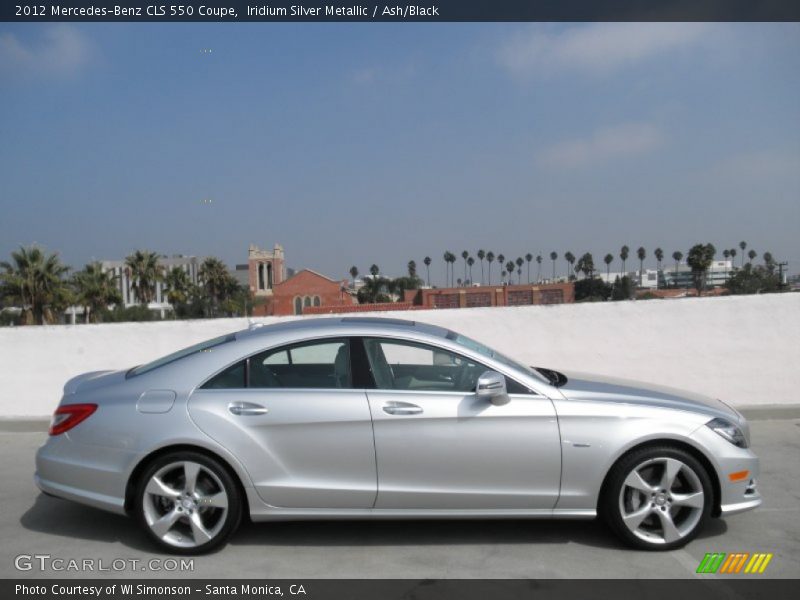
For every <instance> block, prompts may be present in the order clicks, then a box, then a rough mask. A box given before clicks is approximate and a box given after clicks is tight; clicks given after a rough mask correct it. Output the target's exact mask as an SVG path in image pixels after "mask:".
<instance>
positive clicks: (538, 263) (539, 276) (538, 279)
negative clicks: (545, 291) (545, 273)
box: [536, 254, 542, 283]
mask: <svg viewBox="0 0 800 600" xmlns="http://www.w3.org/2000/svg"><path fill="white" fill-rule="evenodd" d="M541 282H542V255H541V254H537V255H536V283H541Z"/></svg>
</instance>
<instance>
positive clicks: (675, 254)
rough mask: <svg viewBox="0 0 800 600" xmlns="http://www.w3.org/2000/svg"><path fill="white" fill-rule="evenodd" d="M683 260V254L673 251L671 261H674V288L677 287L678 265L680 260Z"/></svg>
mask: <svg viewBox="0 0 800 600" xmlns="http://www.w3.org/2000/svg"><path fill="white" fill-rule="evenodd" d="M682 258H683V252H681V251H680V250H675V252H673V253H672V259H673V260H674V261H675V287H678V265H679V264H680V263H681V259H682Z"/></svg>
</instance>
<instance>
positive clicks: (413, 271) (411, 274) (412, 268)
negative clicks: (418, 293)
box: [408, 260, 417, 279]
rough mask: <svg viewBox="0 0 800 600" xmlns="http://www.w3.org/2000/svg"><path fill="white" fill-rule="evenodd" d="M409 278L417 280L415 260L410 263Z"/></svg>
mask: <svg viewBox="0 0 800 600" xmlns="http://www.w3.org/2000/svg"><path fill="white" fill-rule="evenodd" d="M408 276H409V277H411V278H412V279H416V278H417V262H416V261H414V260H410V261H408Z"/></svg>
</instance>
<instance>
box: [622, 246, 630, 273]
mask: <svg viewBox="0 0 800 600" xmlns="http://www.w3.org/2000/svg"><path fill="white" fill-rule="evenodd" d="M630 251H631V249H630V248H628V247H627V246H623V247H622V248H620V250H619V258H620V260H621V261H622V272H623V273H624V272H625V261H626V260H628V255H629V254H630Z"/></svg>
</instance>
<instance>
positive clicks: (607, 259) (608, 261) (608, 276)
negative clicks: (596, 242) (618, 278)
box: [603, 253, 614, 283]
mask: <svg viewBox="0 0 800 600" xmlns="http://www.w3.org/2000/svg"><path fill="white" fill-rule="evenodd" d="M603 262H605V263H606V283H608V280H609V279H611V263H612V262H614V255H613V254H611V253H608V254H606V255H605V257H604V258H603Z"/></svg>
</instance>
